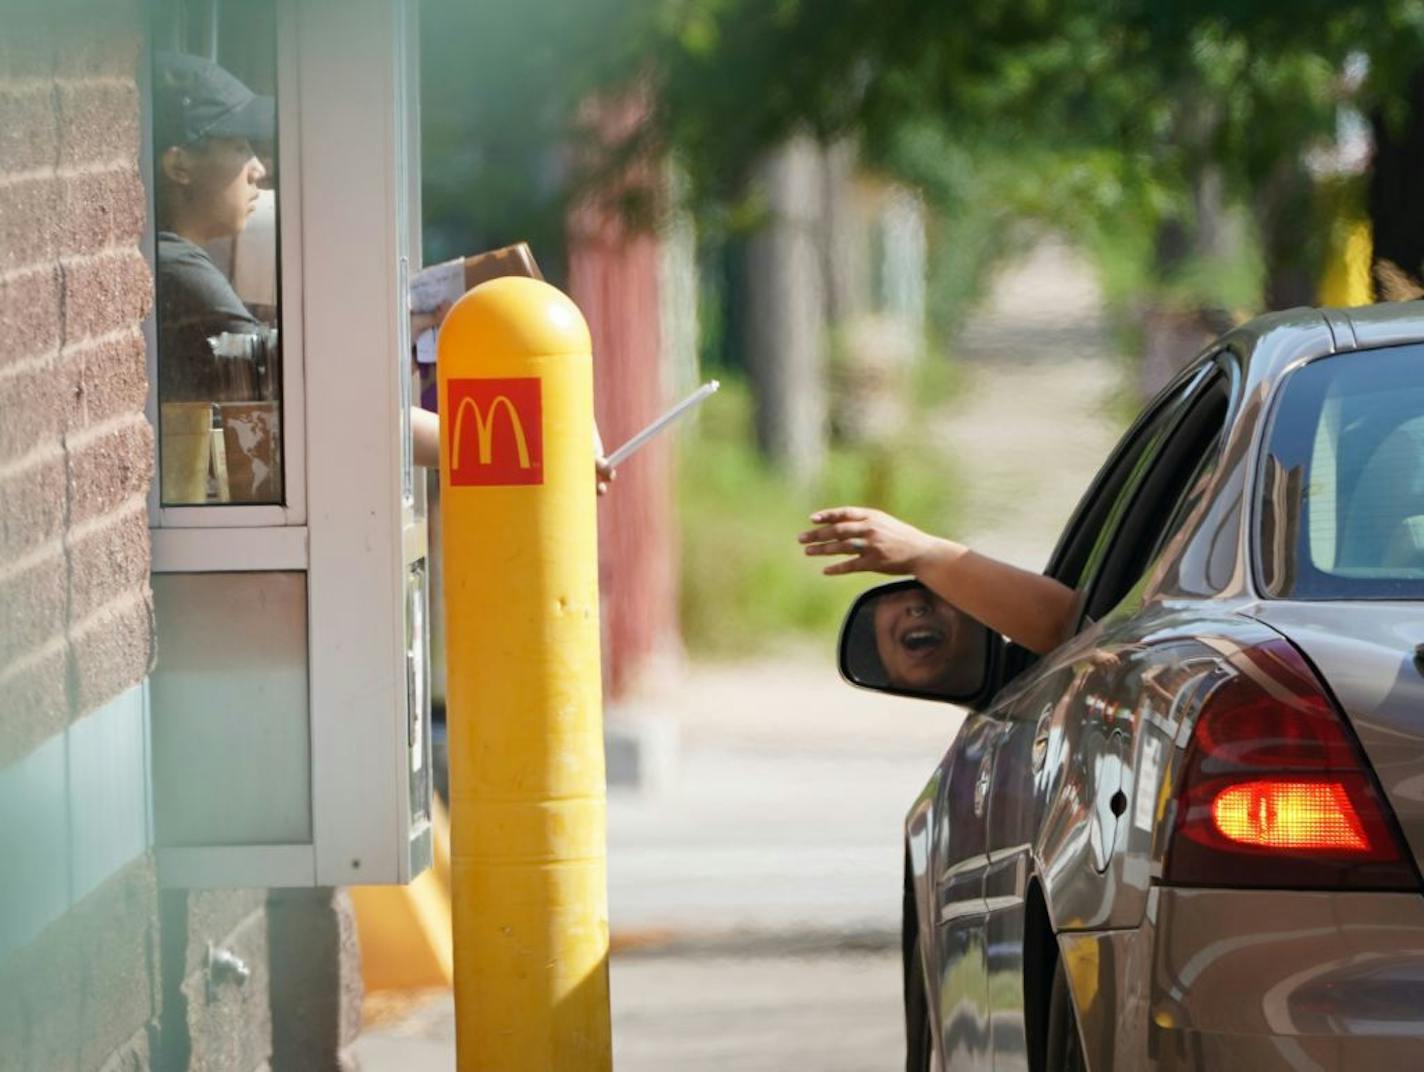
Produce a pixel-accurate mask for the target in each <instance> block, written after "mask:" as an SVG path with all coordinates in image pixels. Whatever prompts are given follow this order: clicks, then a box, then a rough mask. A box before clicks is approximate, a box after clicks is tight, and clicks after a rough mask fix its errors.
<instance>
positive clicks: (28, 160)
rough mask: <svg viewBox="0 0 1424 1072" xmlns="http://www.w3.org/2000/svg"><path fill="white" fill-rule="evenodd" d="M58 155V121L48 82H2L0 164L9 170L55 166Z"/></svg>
mask: <svg viewBox="0 0 1424 1072" xmlns="http://www.w3.org/2000/svg"><path fill="white" fill-rule="evenodd" d="M58 158H59V123H58V122H57V119H56V116H55V113H54V94H53V90H52V87H51V86H50V85H48V84H43V83H41V84H34V83H20V84H19V85H18V86H17V88H14V89H11V88H9V87H7V86H4V85H0V161H3V164H0V167H3V169H4V170H5V171H7V172H11V173H13V172H16V171H32V170H34V169H36V168H46V167H53V166H54V164H55V161H56V160H57V159H58Z"/></svg>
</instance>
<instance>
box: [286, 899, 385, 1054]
mask: <svg viewBox="0 0 1424 1072" xmlns="http://www.w3.org/2000/svg"><path fill="white" fill-rule="evenodd" d="M267 913H268V916H269V918H270V920H271V922H270V927H271V933H272V1008H273V1021H272V1049H273V1058H272V1067H273V1068H274V1069H276V1070H278V1072H286V1070H288V1069H305V1068H332V1069H334V1068H344V1067H347V1066H346V1065H345V1064H344V1063H343V1060H344V1058H345V1057H347V1056H349V1055H347V1054H346V1053H345V1052H344V1051H345V1050H346V1047H348V1046H349V1045H350V1044H351V1043H352V1042H354V1041H355V1039H356V1037H357V1035H358V1034H360V1031H361V997H362V991H361V951H360V946H359V943H358V941H357V938H356V916H355V910H354V909H353V908H352V905H351V897H350V894H348V893H347V892H346V891H345V890H333V889H311V890H274V891H272V899H271V903H270V904H269V905H268V909H267Z"/></svg>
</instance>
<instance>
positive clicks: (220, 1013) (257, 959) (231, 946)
mask: <svg viewBox="0 0 1424 1072" xmlns="http://www.w3.org/2000/svg"><path fill="white" fill-rule="evenodd" d="M193 896H198V895H197V894H196V893H195V894H194V895H193ZM208 938H211V939H212V941H213V942H214V944H215V945H217V946H219V947H220V948H222V949H225V950H227V951H228V952H230V953H232V954H233V955H234V956H236V957H238V958H239V959H240V960H242V962H243V963H245V964H246V965H247V967H248V969H249V970H250V971H251V973H252V974H251V976H250V977H249V978H248V980H247V982H246V983H245V984H243V985H242V986H238V985H237V984H236V983H234V982H232V981H227V982H223V983H220V984H219V985H218V986H216V987H215V988H213V990H212V992H211V995H210V994H209V990H208V979H207V972H206V971H204V970H202V969H201V968H200V969H199V970H197V971H195V972H193V973H192V974H190V975H189V976H188V977H187V978H186V979H184V981H183V984H182V992H183V995H184V997H185V998H186V999H187V1012H188V1017H187V1020H188V1025H187V1026H188V1040H189V1045H190V1046H191V1058H190V1064H189V1067H190V1068H194V1069H199V1068H211V1069H219V1068H224V1069H226V1068H231V1069H255V1068H257V1067H258V1066H259V1065H261V1064H262V1063H263V1062H265V1061H267V1060H268V1059H269V1058H271V1056H272V1000H271V996H270V988H269V976H268V967H267V965H268V939H267V914H266V913H265V912H264V911H262V909H261V908H260V907H259V908H258V910H257V911H255V912H253V913H252V914H251V915H249V916H248V917H247V918H246V919H245V920H244V921H243V922H242V923H241V925H239V926H238V927H237V928H235V929H234V930H232V931H228V932H223V931H216V930H206V929H192V930H190V931H189V941H188V949H189V951H190V953H192V952H199V953H204V954H205V953H206V948H205V939H208ZM303 1067H304V1068H309V1069H317V1068H321V1067H322V1066H320V1065H306V1066H303Z"/></svg>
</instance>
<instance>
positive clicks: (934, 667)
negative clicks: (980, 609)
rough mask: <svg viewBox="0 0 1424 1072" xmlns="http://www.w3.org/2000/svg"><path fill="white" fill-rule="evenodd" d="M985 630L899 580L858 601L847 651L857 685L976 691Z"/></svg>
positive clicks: (930, 692) (952, 693) (939, 692)
mask: <svg viewBox="0 0 1424 1072" xmlns="http://www.w3.org/2000/svg"><path fill="white" fill-rule="evenodd" d="M987 656H988V652H987V631H986V630H985V628H984V627H983V626H982V625H980V624H979V623H978V622H976V621H974V620H973V619H972V618H970V617H968V616H967V615H965V614H964V613H963V612H961V611H959V610H957V609H956V608H954V607H953V606H951V605H950V604H949V603H946V602H945V601H944V600H943V599H940V598H939V597H938V596H937V595H935V594H934V593H933V592H930V591H929V590H928V589H926V588H924V587H922V586H920V585H907V586H897V587H895V588H892V589H891V590H889V591H885V592H880V593H877V594H872V595H870V596H869V597H867V598H865V599H863V600H862V601H861V602H860V603H859V604H857V606H856V609H855V612H854V617H853V618H852V620H851V622H850V623H849V627H848V632H847V636H846V647H845V651H844V653H843V657H844V667H843V669H844V670H845V672H846V676H847V677H849V678H850V679H851V681H853V682H854V683H856V684H857V685H865V686H867V687H869V688H883V689H892V690H895V691H897V692H907V693H912V694H915V695H922V696H930V697H940V698H953V697H967V696H969V695H972V694H973V693H975V692H977V691H978V689H979V688H980V686H981V685H982V683H983V679H984V674H985V666H986V660H987Z"/></svg>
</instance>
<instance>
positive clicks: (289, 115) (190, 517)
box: [140, 0, 307, 573]
mask: <svg viewBox="0 0 1424 1072" xmlns="http://www.w3.org/2000/svg"><path fill="white" fill-rule="evenodd" d="M296 22H297V17H296V13H295V11H294V7H293V5H292V4H290V3H282V2H280V0H279V2H278V5H277V27H278V29H277V41H276V48H277V117H278V123H277V146H278V161H279V164H278V188H277V212H278V236H279V241H280V244H281V280H282V306H281V346H282V428H281V439H282V466H283V488H284V492H283V494H284V495H285V497H286V503H285V505H259V504H253V505H244V504H234V505H227V506H220V505H219V506H164V505H163V502H162V480H161V475H160V458H159V455H160V452H161V451H162V449H163V447H162V443H161V441H160V437H159V436H158V435H157V430H158V428H159V421H158V389H157V384H158V345H157V327H156V323H155V318H156V316H157V309H156V303H155V309H154V311H153V312H151V313H150V314H149V316H148V317H147V318H146V319H145V321H144V338H145V340H146V343H147V350H148V382H149V392H148V400H147V403H146V406H145V409H146V412H147V415H148V420H149V423H150V424H151V425H152V426H153V428H154V430H155V437H154V444H155V450H154V472H153V480H152V482H151V484H150V486H149V491H148V516H149V527H150V528H151V529H153V530H154V531H155V532H158V531H160V530H174V529H197V530H204V529H224V530H233V529H252V530H266V529H271V528H273V527H282V526H292V527H300V526H304V525H305V524H306V521H307V467H306V424H307V422H306V375H305V365H304V359H303V355H304V348H303V343H304V340H305V331H304V325H303V322H302V261H303V258H302V213H301V191H302V175H301V98H300V78H299V49H297V48H295V47H293V45H294V42H295V37H296ZM148 55H149V53H148V52H147V51H146V52H145V57H146V58H147V56H148ZM148 79H149V65H148V63H147V62H145V64H144V68H143V81H144V85H143V86H142V90H143V139H142V148H141V152H142V158H141V160H140V166H141V168H142V171H143V175H144V178H145V180H146V182H147V186H148V190H149V205H150V209H152V207H153V205H154V195H153V190H154V175H153V115H152V112H153V97H152V93H151V88H150V86H149V84H148ZM142 245H143V251H144V255H145V257H146V258H147V259H148V263H149V268H150V270H151V271H153V274H154V276H155V278H156V277H157V261H156V257H157V248H156V247H157V224H156V220H155V218H154V213H153V212H152V211H150V213H149V221H148V224H147V226H146V227H145V228H144V235H143V243H142ZM168 546H169V544H168V542H167V541H163V540H159V539H155V540H154V551H153V571H154V572H155V573H170V572H176V571H179V570H181V569H182V568H183V567H182V566H180V565H178V564H177V563H176V562H174V561H171V560H169V559H168V558H167V554H166V548H167V547H168ZM268 547H269V544H267V543H266V542H264V541H261V540H255V541H254V542H253V543H252V544H251V545H250V547H249V548H248V550H247V552H246V553H243V552H242V550H241V549H238V550H239V557H238V559H237V560H235V561H231V562H230V563H229V565H228V568H229V569H240V570H262V569H290V568H292V567H291V566H290V565H278V564H276V563H275V562H270V563H269V561H268V560H267V559H265V558H263V557H262V556H263V551H264V550H265V549H266V548H268ZM301 568H305V563H304V564H303V566H302V567H301Z"/></svg>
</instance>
